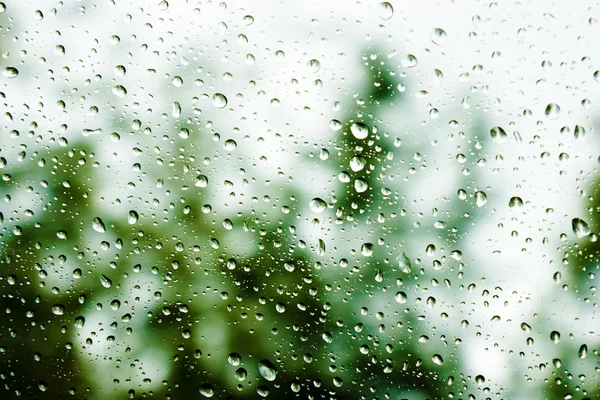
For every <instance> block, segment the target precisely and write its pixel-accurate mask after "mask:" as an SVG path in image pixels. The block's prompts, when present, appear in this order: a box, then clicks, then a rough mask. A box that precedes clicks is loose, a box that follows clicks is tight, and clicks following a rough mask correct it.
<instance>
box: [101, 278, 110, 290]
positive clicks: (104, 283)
mask: <svg viewBox="0 0 600 400" xmlns="http://www.w3.org/2000/svg"><path fill="white" fill-rule="evenodd" d="M100 283H102V286H104V287H105V288H107V289H108V288H109V287H111V286H112V281H111V280H110V278H109V277H108V276H106V275H100Z"/></svg>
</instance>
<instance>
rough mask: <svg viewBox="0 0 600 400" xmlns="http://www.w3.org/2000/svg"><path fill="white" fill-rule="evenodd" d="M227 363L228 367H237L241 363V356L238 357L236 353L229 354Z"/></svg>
mask: <svg viewBox="0 0 600 400" xmlns="http://www.w3.org/2000/svg"><path fill="white" fill-rule="evenodd" d="M227 361H228V362H229V364H230V365H233V366H234V367H237V366H238V365H240V364H241V362H242V356H240V355H239V354H238V353H231V354H229V356H228V357H227Z"/></svg>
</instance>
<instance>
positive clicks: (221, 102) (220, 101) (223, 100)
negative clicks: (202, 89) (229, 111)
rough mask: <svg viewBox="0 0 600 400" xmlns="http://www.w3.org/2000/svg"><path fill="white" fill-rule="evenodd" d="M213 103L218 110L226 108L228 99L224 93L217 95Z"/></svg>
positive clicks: (214, 96)
mask: <svg viewBox="0 0 600 400" xmlns="http://www.w3.org/2000/svg"><path fill="white" fill-rule="evenodd" d="M212 102H213V104H214V105H215V107H217V108H224V107H225V106H226V105H227V97H225V95H224V94H223V93H215V94H213V97H212Z"/></svg>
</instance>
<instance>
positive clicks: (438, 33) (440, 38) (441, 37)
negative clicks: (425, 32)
mask: <svg viewBox="0 0 600 400" xmlns="http://www.w3.org/2000/svg"><path fill="white" fill-rule="evenodd" d="M447 36H448V35H447V34H446V31H445V30H443V29H442V28H435V29H434V30H433V33H432V34H431V41H432V42H433V43H435V44H442V43H444V42H445V41H446V37H447Z"/></svg>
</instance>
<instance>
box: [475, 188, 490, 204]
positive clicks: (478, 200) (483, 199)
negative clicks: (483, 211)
mask: <svg viewBox="0 0 600 400" xmlns="http://www.w3.org/2000/svg"><path fill="white" fill-rule="evenodd" d="M485 203H487V195H486V194H485V192H482V191H481V190H479V191H477V192H475V205H476V206H477V207H483V206H484V205H485Z"/></svg>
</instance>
